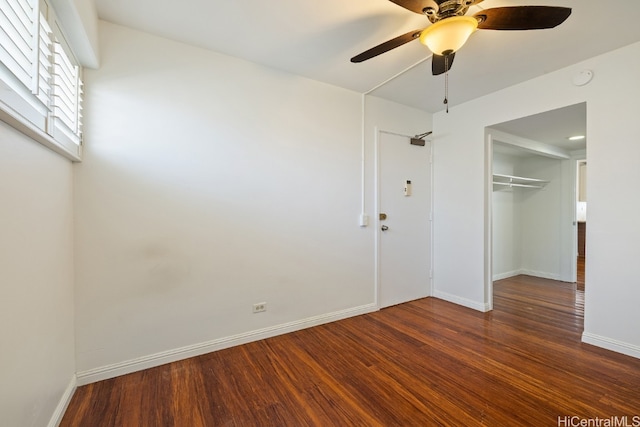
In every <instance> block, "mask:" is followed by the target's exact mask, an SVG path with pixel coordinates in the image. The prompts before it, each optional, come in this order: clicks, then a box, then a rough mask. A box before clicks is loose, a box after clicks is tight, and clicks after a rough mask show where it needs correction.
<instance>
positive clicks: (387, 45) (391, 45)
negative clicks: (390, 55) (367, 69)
mask: <svg viewBox="0 0 640 427" xmlns="http://www.w3.org/2000/svg"><path fill="white" fill-rule="evenodd" d="M421 32H422V30H414V31H410V32H408V33H407V34H403V35H401V36H398V37H396V38H394V39H391V40H388V41H386V42H384V43H382V44H379V45H378V46H376V47H372V48H371V49H369V50H366V51H364V52H362V53H361V54H359V55H356V56H354V57H353V58H351V62H362V61H366V60H367V59H371V58H373V57H375V56H378V55H380V54H382V53H385V52H388V51H390V50H391V49H395V48H397V47H399V46H402V45H403V44H405V43H409V42H410V41H411V40H415V39H417V38H418V37H420V33H421Z"/></svg>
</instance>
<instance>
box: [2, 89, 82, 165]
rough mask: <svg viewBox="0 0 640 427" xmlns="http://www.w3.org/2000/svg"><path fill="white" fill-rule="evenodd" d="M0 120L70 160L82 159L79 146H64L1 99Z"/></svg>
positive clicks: (78, 160) (77, 160)
mask: <svg viewBox="0 0 640 427" xmlns="http://www.w3.org/2000/svg"><path fill="white" fill-rule="evenodd" d="M0 120H2V121H3V122H5V123H6V124H8V125H9V126H11V127H13V128H14V129H16V130H17V131H19V132H21V133H22V134H24V135H26V136H28V137H29V138H31V139H33V140H34V141H36V142H38V143H40V144H41V145H44V146H45V147H47V148H48V149H50V150H52V151H54V152H56V153H58V154H60V155H61V156H63V157H65V158H67V159H69V160H71V161H72V162H80V161H81V160H82V155H81V154H82V148H81V147H80V146H78V145H75V144H72V146H66V145H64V144H62V143H60V142H58V141H56V140H55V139H53V138H52V137H51V136H50V135H48V134H47V133H45V132H43V131H42V130H40V129H39V128H38V127H37V126H35V125H34V124H33V123H31V122H30V121H29V120H27V119H26V118H24V117H23V116H21V115H20V114H19V113H17V112H16V111H14V110H13V109H12V108H11V107H9V106H8V105H7V104H5V103H4V102H2V101H0Z"/></svg>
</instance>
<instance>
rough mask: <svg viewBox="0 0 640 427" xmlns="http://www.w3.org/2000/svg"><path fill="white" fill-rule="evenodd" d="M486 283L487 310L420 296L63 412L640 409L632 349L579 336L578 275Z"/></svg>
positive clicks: (106, 391)
mask: <svg viewBox="0 0 640 427" xmlns="http://www.w3.org/2000/svg"><path fill="white" fill-rule="evenodd" d="M494 295H495V297H494V305H495V307H494V310H493V311H492V312H490V313H480V312H477V311H474V310H470V309H466V308H463V307H460V306H457V305H454V304H451V303H448V302H444V301H442V300H438V299H435V298H426V299H422V300H417V301H413V302H409V303H405V304H401V305H398V306H395V307H390V308H387V309H384V310H381V311H379V312H376V313H371V314H367V315H363V316H358V317H355V318H350V319H346V320H343V321H339V322H335V323H331V324H327V325H323V326H318V327H315V328H310V329H306V330H303V331H298V332H294V333H290V334H287V335H282V336H279V337H275V338H271V339H267V340H263V341H258V342H254V343H250V344H246V345H242V346H238V347H234V348H230V349H227V350H222V351H218V352H215V353H210V354H207V355H204V356H200V357H195V358H191V359H188V360H184V361H181V362H177V363H172V364H168V365H164V366H160V367H157V368H153V369H148V370H145V371H141V372H138V373H134V374H130V375H126V376H122V377H119V378H115V379H111V380H106V381H102V382H98V383H95V384H90V385H87V386H83V387H80V388H78V390H77V391H76V393H75V395H74V397H73V399H72V401H71V403H70V406H69V408H68V410H67V412H66V414H65V416H64V419H63V422H62V424H61V426H62V427H69V426H87V427H99V426H144V427H147V426H181V427H182V426H185V427H198V426H435V425H441V426H480V425H483V426H558V425H571V424H568V423H565V424H559V423H558V422H559V417H561V418H560V420H563V419H564V420H568V418H564V417H572V416H575V417H580V418H579V419H574V420H581V419H585V420H586V419H595V418H596V417H598V418H600V419H602V418H608V417H622V416H627V417H628V419H627V422H629V423H632V422H633V421H634V418H633V417H634V416H640V360H638V359H634V358H632V357H628V356H623V355H620V354H617V353H613V352H609V351H606V350H603V349H600V348H597V347H593V346H590V345H588V344H583V343H581V342H580V335H581V333H582V325H583V317H582V313H583V302H584V298H583V297H584V294H583V293H582V292H580V291H576V290H575V284H573V283H562V282H555V281H551V280H546V279H539V278H533V277H528V276H517V277H513V278H510V279H505V280H501V281H498V282H496V283H495V289H494ZM636 420H638V421H640V418H637V419H636ZM576 425H579V424H576ZM584 425H586V424H584ZM589 425H593V424H589ZM602 425H604V424H602ZM636 425H637V424H636Z"/></svg>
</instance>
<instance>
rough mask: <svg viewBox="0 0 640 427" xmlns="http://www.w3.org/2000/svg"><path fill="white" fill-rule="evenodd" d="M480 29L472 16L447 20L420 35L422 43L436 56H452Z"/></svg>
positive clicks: (430, 27) (431, 26)
mask: <svg viewBox="0 0 640 427" xmlns="http://www.w3.org/2000/svg"><path fill="white" fill-rule="evenodd" d="M477 29H478V20H477V19H476V18H473V17H471V16H453V17H450V18H445V19H443V20H441V21H438V22H436V23H435V24H432V25H430V26H429V27H427V28H426V29H425V30H424V31H422V33H421V34H420V43H422V44H423V45H425V46H427V47H428V48H429V50H430V51H431V52H433V53H434V54H436V55H450V54H452V53H454V52H456V51H457V50H458V49H460V48H461V47H462V46H464V44H465V43H466V42H467V40H468V39H469V36H471V34H473V32H474V31H476V30H477Z"/></svg>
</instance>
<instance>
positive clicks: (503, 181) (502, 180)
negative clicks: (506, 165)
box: [493, 173, 549, 189]
mask: <svg viewBox="0 0 640 427" xmlns="http://www.w3.org/2000/svg"><path fill="white" fill-rule="evenodd" d="M548 183H549V181H545V180H543V179H537V178H526V177H523V176H513V175H502V174H499V173H494V174H493V185H498V186H503V187H519V188H536V189H540V188H544V186H545V185H547V184H548Z"/></svg>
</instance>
